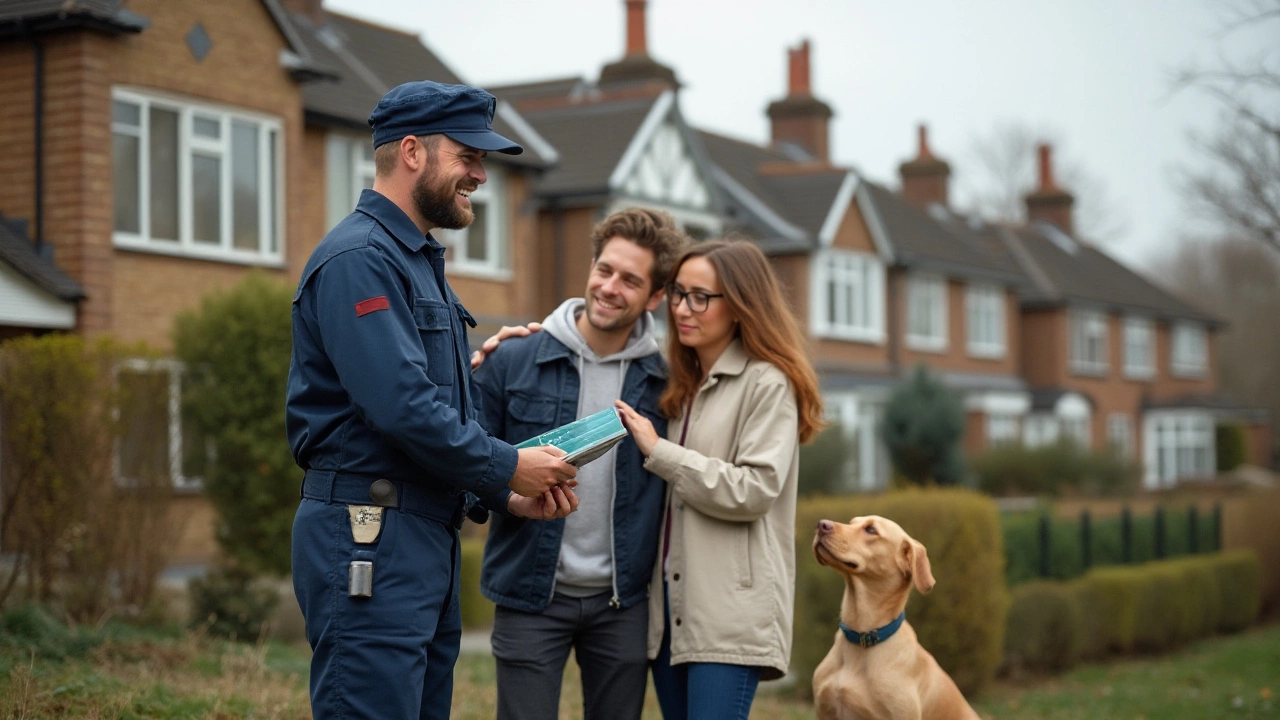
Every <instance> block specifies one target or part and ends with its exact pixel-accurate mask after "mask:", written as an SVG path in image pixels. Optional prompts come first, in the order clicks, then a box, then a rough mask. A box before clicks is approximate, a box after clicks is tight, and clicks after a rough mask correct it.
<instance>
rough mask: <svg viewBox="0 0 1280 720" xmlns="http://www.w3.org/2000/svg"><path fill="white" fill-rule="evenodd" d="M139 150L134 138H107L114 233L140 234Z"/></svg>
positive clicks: (117, 136) (123, 136) (118, 136)
mask: <svg viewBox="0 0 1280 720" xmlns="http://www.w3.org/2000/svg"><path fill="white" fill-rule="evenodd" d="M117 104H118V103H117ZM140 148H141V143H140V141H139V140H138V138H136V137H133V136H131V135H120V134H114V135H112V136H111V189H112V192H113V193H114V195H115V216H116V219H115V229H116V230H117V231H119V232H130V233H137V232H142V224H141V220H142V218H141V215H140V213H139V210H138V183H139V182H140V178H139V177H138V172H139V170H140V167H139V161H138V151H139V149H140Z"/></svg>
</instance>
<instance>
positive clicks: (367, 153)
mask: <svg viewBox="0 0 1280 720" xmlns="http://www.w3.org/2000/svg"><path fill="white" fill-rule="evenodd" d="M360 157H362V158H364V161H365V162H373V143H371V142H368V141H365V142H362V143H360Z"/></svg>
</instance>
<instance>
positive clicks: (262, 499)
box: [174, 271, 301, 575]
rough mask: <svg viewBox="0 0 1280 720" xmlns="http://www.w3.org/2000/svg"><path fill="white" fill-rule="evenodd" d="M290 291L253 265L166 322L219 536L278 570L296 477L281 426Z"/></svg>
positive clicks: (283, 561) (241, 561) (237, 551)
mask: <svg viewBox="0 0 1280 720" xmlns="http://www.w3.org/2000/svg"><path fill="white" fill-rule="evenodd" d="M292 299H293V291H292V290H291V289H290V288H289V287H287V286H286V285H285V284H284V283H282V282H280V281H279V280H278V279H275V278H272V277H269V276H267V275H265V274H264V273H261V272H257V271H255V272H253V273H250V274H249V275H248V276H247V277H246V278H245V279H244V280H243V281H242V282H240V283H239V284H238V285H236V286H234V287H232V288H231V289H228V290H223V291H218V292H215V293H213V294H211V295H209V296H208V297H206V298H205V299H204V301H203V302H202V303H201V304H200V306H199V308H197V309H196V310H194V311H191V312H186V313H183V314H181V315H179V316H178V317H177V319H176V320H175V324H174V351H175V353H176V355H177V357H178V359H180V360H181V361H182V362H183V363H184V364H185V367H186V372H185V376H184V378H183V385H182V390H183V392H182V402H183V411H184V414H185V416H186V417H187V418H188V419H189V421H190V423H191V425H192V429H193V430H194V431H195V434H196V435H197V436H198V437H200V438H203V439H204V441H205V443H206V446H207V447H208V448H209V453H208V455H207V458H206V461H205V466H204V468H203V473H202V474H203V479H204V490H205V494H206V495H207V496H208V497H209V500H210V501H211V502H212V504H213V506H214V508H215V509H216V510H217V513H218V527H217V538H218V543H219V545H220V546H221V547H222V550H223V551H224V552H225V553H226V554H227V556H228V557H230V558H232V559H234V560H235V562H236V563H237V564H238V565H239V566H242V567H243V568H244V569H245V570H246V571H251V572H267V573H275V574H281V575H283V574H287V573H288V572H289V544H290V534H291V530H292V526H293V516H294V512H295V510H296V509H297V506H298V487H299V483H300V482H301V477H300V475H301V473H300V471H299V470H298V468H297V466H296V465H295V464H294V461H293V456H292V454H291V453H290V450H289V446H288V443H287V441H286V438H285V425H284V397H285V384H286V382H287V379H288V373H289V359H290V357H289V356H290V352H291V348H292V340H291V337H290V313H291V308H292Z"/></svg>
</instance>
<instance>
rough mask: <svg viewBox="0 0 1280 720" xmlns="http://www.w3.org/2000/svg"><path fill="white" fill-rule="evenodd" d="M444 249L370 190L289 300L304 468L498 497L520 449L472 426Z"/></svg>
mask: <svg viewBox="0 0 1280 720" xmlns="http://www.w3.org/2000/svg"><path fill="white" fill-rule="evenodd" d="M474 322H475V321H474V320H472V318H471V315H469V314H468V313H467V311H466V309H464V308H463V307H462V303H461V302H459V300H458V297H457V296H456V295H455V294H454V293H453V290H452V289H451V288H450V287H449V285H448V283H447V282H446V281H445V277H444V247H443V246H441V245H440V243H438V242H436V240H435V239H434V238H432V237H431V236H430V235H423V234H422V232H421V231H419V230H418V228H417V226H415V225H414V224H413V221H411V220H410V219H409V217H408V216H407V215H405V213H404V212H403V211H402V210H400V208H399V207H397V206H396V205H395V203H393V202H391V201H390V200H388V199H387V198H386V197H384V196H383V195H382V194H380V193H377V192H375V191H373V190H365V191H364V192H363V193H362V194H361V195H360V202H359V204H358V205H356V209H355V211H354V212H352V213H351V214H350V215H348V216H347V217H346V218H345V219H344V220H343V221H342V222H340V223H338V225H337V227H335V228H334V229H333V230H331V231H330V232H329V234H328V235H327V236H325V238H324V240H323V241H321V242H320V244H319V245H318V246H317V247H316V249H315V252H314V253H312V255H311V259H310V260H308V261H307V265H306V268H304V269H303V271H302V279H301V281H300V282H299V283H298V292H297V294H296V295H295V296H294V299H293V357H292V361H291V362H290V365H289V383H288V390H287V399H286V418H285V420H286V427H287V429H288V434H289V445H290V447H291V448H292V450H293V457H294V459H295V460H296V461H297V463H298V465H299V466H301V467H302V468H304V469H307V470H320V471H338V472H344V473H354V474H360V475H364V476H369V477H372V478H387V479H390V480H399V481H403V482H406V483H411V484H417V485H420V486H422V487H424V488H425V489H427V490H431V491H435V492H440V493H446V494H449V495H453V496H457V495H461V494H462V493H464V492H467V491H470V492H472V493H475V494H476V495H478V496H485V495H491V494H495V493H499V492H500V491H502V490H505V489H506V486H507V483H508V482H509V481H510V480H511V477H512V476H513V475H514V474H515V469H516V461H517V453H516V450H515V448H512V447H511V446H510V445H508V444H507V443H504V442H502V441H500V440H497V439H495V438H493V437H492V436H491V435H489V433H487V432H485V430H484V429H483V428H481V426H480V424H479V423H477V422H476V416H477V412H478V409H477V408H476V407H475V406H474V403H473V402H472V400H471V397H470V395H471V364H470V362H469V360H468V348H467V336H466V327H465V326H464V323H471V324H473V325H474Z"/></svg>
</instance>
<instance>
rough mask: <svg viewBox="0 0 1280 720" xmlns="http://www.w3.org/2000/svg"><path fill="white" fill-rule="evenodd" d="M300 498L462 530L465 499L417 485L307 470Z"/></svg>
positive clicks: (328, 471)
mask: <svg viewBox="0 0 1280 720" xmlns="http://www.w3.org/2000/svg"><path fill="white" fill-rule="evenodd" d="M302 497H304V498H309V499H311V500H320V501H321V502H326V503H336V504H338V505H379V506H381V507H390V508H396V509H398V510H400V511H401V512H407V513H410V514H412V515H418V516H420V517H424V518H427V519H428V520H435V521H436V522H439V523H444V524H446V525H450V526H452V527H454V528H455V529H457V528H461V527H462V518H463V517H464V515H463V512H464V510H465V502H466V496H465V495H464V494H462V493H453V492H444V491H440V490H432V489H430V488H425V487H423V486H421V485H418V484H416V483H410V482H404V481H402V480H389V479H383V478H378V477H373V476H368V475H356V474H352V473H345V472H335V471H333V470H308V471H307V472H306V475H305V476H304V477H303V480H302Z"/></svg>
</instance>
